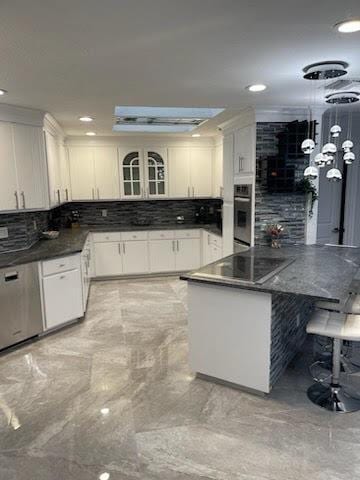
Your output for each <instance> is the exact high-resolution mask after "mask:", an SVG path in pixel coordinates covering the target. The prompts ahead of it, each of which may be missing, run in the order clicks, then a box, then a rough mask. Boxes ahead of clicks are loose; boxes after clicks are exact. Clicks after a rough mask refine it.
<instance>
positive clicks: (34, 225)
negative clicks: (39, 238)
mask: <svg viewBox="0 0 360 480" xmlns="http://www.w3.org/2000/svg"><path fill="white" fill-rule="evenodd" d="M33 227H34V230H35V231H36V230H37V222H36V220H33Z"/></svg>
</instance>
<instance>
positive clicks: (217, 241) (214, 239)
mask: <svg viewBox="0 0 360 480" xmlns="http://www.w3.org/2000/svg"><path fill="white" fill-rule="evenodd" d="M210 243H212V244H213V245H216V246H217V247H221V246H222V238H221V237H218V236H217V235H210Z"/></svg>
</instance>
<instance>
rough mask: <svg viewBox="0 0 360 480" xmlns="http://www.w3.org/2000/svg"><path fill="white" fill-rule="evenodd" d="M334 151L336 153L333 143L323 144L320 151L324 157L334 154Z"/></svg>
mask: <svg viewBox="0 0 360 480" xmlns="http://www.w3.org/2000/svg"><path fill="white" fill-rule="evenodd" d="M336 151H337V148H336V145H335V143H325V145H324V146H323V148H322V150H321V152H322V153H324V154H325V155H333V154H334V153H336Z"/></svg>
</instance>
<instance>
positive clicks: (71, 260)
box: [42, 255, 80, 276]
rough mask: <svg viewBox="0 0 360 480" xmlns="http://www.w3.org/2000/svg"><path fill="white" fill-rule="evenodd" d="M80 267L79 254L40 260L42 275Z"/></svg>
mask: <svg viewBox="0 0 360 480" xmlns="http://www.w3.org/2000/svg"><path fill="white" fill-rule="evenodd" d="M79 267H80V259H79V255H69V256H67V257H59V258H54V259H53V260H46V261H45V262H42V273H43V275H44V276H47V275H53V274H54V273H60V272H66V271H67V270H74V269H75V268H79Z"/></svg>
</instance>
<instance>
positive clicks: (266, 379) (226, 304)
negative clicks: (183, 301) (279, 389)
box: [188, 282, 313, 393]
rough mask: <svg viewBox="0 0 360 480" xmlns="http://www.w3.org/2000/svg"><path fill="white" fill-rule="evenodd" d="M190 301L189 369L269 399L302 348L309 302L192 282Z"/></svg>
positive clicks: (295, 297)
mask: <svg viewBox="0 0 360 480" xmlns="http://www.w3.org/2000/svg"><path fill="white" fill-rule="evenodd" d="M188 295H189V300H188V306H189V314H188V322H189V342H190V367H191V369H192V370H193V371H194V372H197V373H199V374H201V375H202V376H206V377H212V378H215V379H219V380H222V381H226V382H229V383H231V384H235V385H238V386H240V387H244V388H245V389H247V390H251V391H254V392H261V393H269V392H270V391H271V388H272V386H273V385H274V384H275V382H276V381H277V380H278V379H279V377H280V376H281V374H282V373H283V372H284V371H285V369H286V367H287V366H288V364H289V363H290V361H291V360H292V359H293V357H294V356H295V355H296V353H297V352H298V351H299V350H300V349H301V347H302V345H303V343H304V340H305V338H306V331H305V326H306V323H307V321H308V318H309V315H310V313H311V311H312V308H313V303H312V301H310V300H306V299H305V298H304V297H299V296H295V295H283V294H268V293H263V292H253V291H250V290H238V289H233V288H227V287H221V286H215V285H205V284H200V283H193V282H189V284H188Z"/></svg>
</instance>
